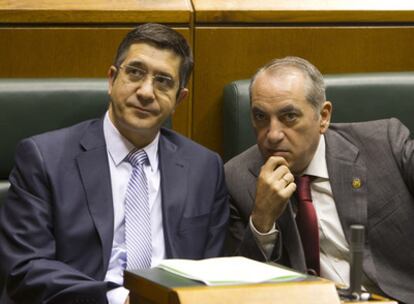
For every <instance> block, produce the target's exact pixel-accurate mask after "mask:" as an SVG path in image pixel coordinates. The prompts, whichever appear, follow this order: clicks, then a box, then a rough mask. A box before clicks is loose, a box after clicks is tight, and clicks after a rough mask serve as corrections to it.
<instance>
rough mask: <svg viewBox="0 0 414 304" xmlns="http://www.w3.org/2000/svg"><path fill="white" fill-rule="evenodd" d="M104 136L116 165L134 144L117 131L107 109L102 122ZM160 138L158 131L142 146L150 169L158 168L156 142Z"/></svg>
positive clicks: (133, 147)
mask: <svg viewBox="0 0 414 304" xmlns="http://www.w3.org/2000/svg"><path fill="white" fill-rule="evenodd" d="M103 129H104V137H105V142H106V147H107V150H108V152H109V156H110V158H111V160H112V161H113V163H114V164H115V166H118V165H119V164H120V163H122V162H123V161H124V159H125V157H126V156H127V155H128V153H129V152H131V151H132V150H133V149H135V146H134V145H133V144H132V143H131V142H130V141H129V140H128V139H126V138H125V137H124V136H122V134H121V133H119V131H118V129H117V128H116V127H115V126H114V124H113V123H112V121H111V119H110V118H109V113H108V111H107V112H106V114H105V118H104V123H103ZM159 139H160V132H158V133H157V136H155V138H154V140H153V141H152V142H151V143H150V144H148V145H147V146H145V147H144V148H142V149H143V150H144V151H145V153H147V156H148V161H149V164H150V166H151V170H157V169H158V142H159Z"/></svg>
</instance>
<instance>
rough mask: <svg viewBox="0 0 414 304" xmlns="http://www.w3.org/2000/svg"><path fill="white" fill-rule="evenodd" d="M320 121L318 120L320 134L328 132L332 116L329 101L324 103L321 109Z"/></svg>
mask: <svg viewBox="0 0 414 304" xmlns="http://www.w3.org/2000/svg"><path fill="white" fill-rule="evenodd" d="M320 115H321V119H320V127H319V130H320V133H321V134H323V133H325V132H326V130H328V128H329V124H330V122H331V115H332V103H331V102H330V101H325V102H324V103H323V105H322V108H321V112H320Z"/></svg>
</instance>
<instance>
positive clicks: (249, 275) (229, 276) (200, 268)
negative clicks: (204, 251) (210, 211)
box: [158, 257, 305, 285]
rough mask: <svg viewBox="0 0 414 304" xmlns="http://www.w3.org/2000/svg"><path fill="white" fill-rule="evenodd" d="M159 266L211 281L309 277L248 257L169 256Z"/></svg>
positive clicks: (226, 283)
mask: <svg viewBox="0 0 414 304" xmlns="http://www.w3.org/2000/svg"><path fill="white" fill-rule="evenodd" d="M158 267H159V268H162V269H164V270H167V271H169V272H172V273H174V274H177V275H180V276H183V277H186V278H189V279H193V280H197V281H201V282H203V283H205V284H207V285H231V284H247V283H260V282H266V281H290V280H293V279H297V278H303V277H305V275H304V274H301V273H298V272H295V271H291V270H287V269H285V268H281V267H277V266H273V265H269V264H265V263H261V262H257V261H254V260H251V259H248V258H245V257H223V258H210V259H204V260H185V259H169V260H163V261H162V262H161V263H160V265H158Z"/></svg>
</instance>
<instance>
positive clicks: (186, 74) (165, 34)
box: [114, 23, 193, 88]
mask: <svg viewBox="0 0 414 304" xmlns="http://www.w3.org/2000/svg"><path fill="white" fill-rule="evenodd" d="M139 42H144V43H148V44H152V45H153V46H154V47H157V48H160V49H167V50H171V51H173V52H174V53H175V54H177V55H178V56H180V57H181V65H180V88H184V87H185V86H186V85H187V83H188V80H189V78H190V75H191V71H192V69H193V55H192V53H191V49H190V46H189V45H188V43H187V41H186V40H185V38H184V37H183V36H182V35H181V34H180V33H178V32H176V31H175V30H173V29H171V28H170V27H168V26H165V25H162V24H157V23H146V24H142V25H139V26H137V27H136V28H135V29H133V30H132V31H130V32H129V33H128V34H127V35H126V36H125V38H124V39H123V40H122V42H121V44H120V45H119V47H118V50H117V53H116V57H115V62H114V65H115V66H116V67H119V66H120V65H121V63H122V62H123V61H124V60H125V57H126V55H127V53H128V50H129V47H130V46H131V45H132V44H134V43H139Z"/></svg>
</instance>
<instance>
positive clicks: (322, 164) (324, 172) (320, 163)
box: [303, 135, 329, 179]
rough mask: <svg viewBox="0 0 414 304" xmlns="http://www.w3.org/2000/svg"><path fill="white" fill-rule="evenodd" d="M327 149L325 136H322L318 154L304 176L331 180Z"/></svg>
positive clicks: (317, 150)
mask: <svg viewBox="0 0 414 304" xmlns="http://www.w3.org/2000/svg"><path fill="white" fill-rule="evenodd" d="M325 148H326V147H325V136H324V135H321V136H320V139H319V144H318V147H317V148H316V152H315V154H314V155H313V158H312V160H311V162H310V163H309V165H308V167H307V168H306V170H305V172H304V173H303V174H306V175H312V176H316V177H322V178H326V179H329V174H328V167H327V165H326V158H325Z"/></svg>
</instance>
